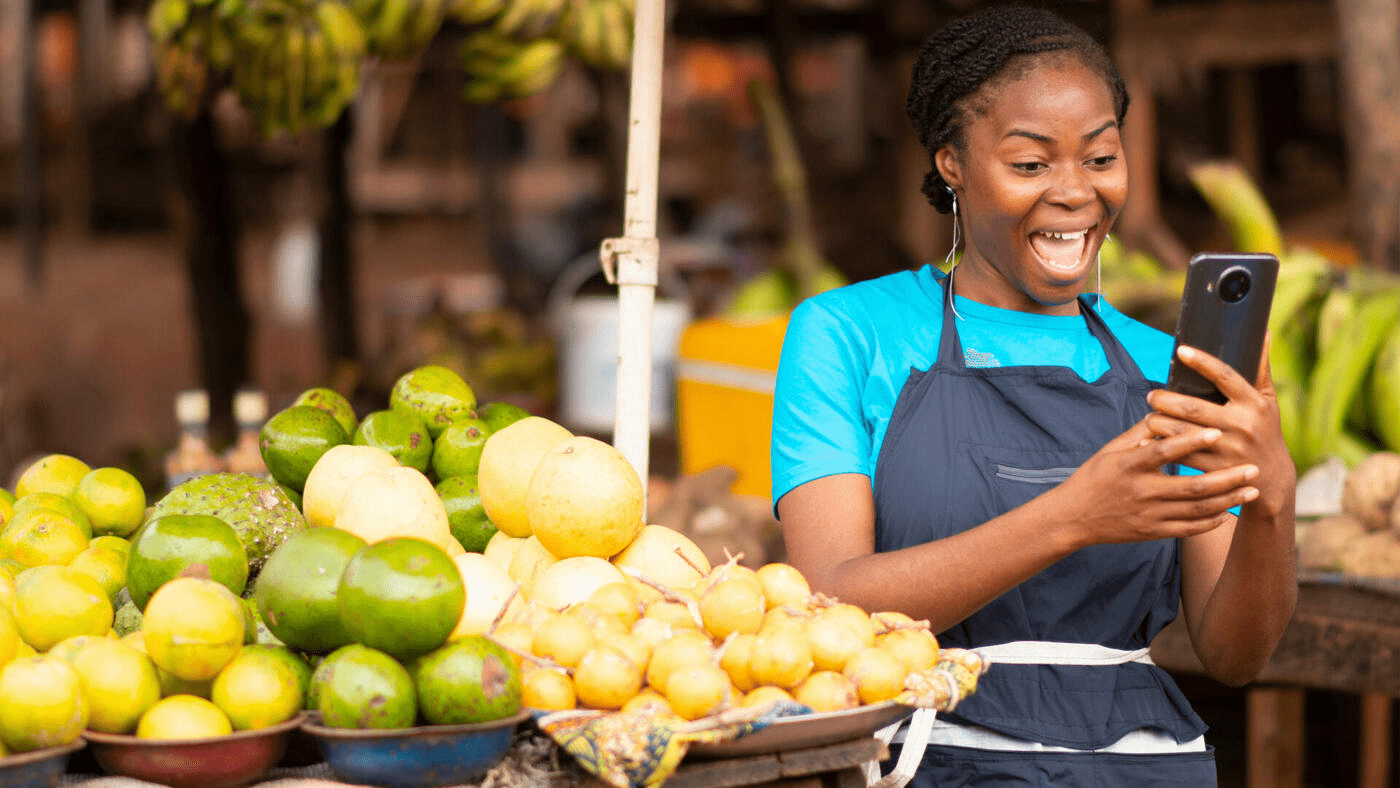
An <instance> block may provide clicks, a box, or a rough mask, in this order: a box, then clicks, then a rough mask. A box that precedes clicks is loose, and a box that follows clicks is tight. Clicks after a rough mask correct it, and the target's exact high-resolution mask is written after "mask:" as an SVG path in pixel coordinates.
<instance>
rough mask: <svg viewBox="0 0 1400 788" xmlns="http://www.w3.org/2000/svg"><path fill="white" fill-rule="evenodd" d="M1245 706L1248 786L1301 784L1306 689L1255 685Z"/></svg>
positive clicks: (1290, 787)
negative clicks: (1304, 691) (1304, 696)
mask: <svg viewBox="0 0 1400 788" xmlns="http://www.w3.org/2000/svg"><path fill="white" fill-rule="evenodd" d="M1245 708H1246V712H1245V713H1246V715H1247V716H1246V721H1245V726H1246V732H1245V737H1246V744H1245V746H1246V751H1245V759H1246V760H1245V786H1246V788H1302V785H1303V690H1301V689H1297V688H1293V687H1253V688H1251V689H1250V690H1249V692H1248V693H1247V694H1246V696H1245Z"/></svg>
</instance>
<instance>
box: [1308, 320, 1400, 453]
mask: <svg viewBox="0 0 1400 788" xmlns="http://www.w3.org/2000/svg"><path fill="white" fill-rule="evenodd" d="M1398 322H1400V292H1390V293H1379V294H1377V295H1375V296H1373V297H1371V298H1367V299H1365V300H1364V301H1362V303H1361V305H1360V307H1359V308H1358V309H1357V310H1356V312H1355V314H1353V315H1352V316H1351V317H1350V318H1349V319H1348V320H1347V321H1346V322H1345V323H1343V324H1342V326H1341V327H1340V328H1339V329H1338V331H1337V333H1336V335H1335V336H1334V337H1332V339H1331V341H1330V342H1328V343H1327V345H1326V346H1325V347H1324V348H1323V350H1322V352H1321V353H1320V354H1319V356H1318V360H1317V366H1316V367H1314V368H1313V371H1312V376H1311V378H1310V379H1309V381H1308V399H1307V404H1306V406H1305V410H1304V416H1305V418H1304V424H1305V425H1307V428H1306V429H1305V430H1304V433H1303V441H1302V445H1303V452H1302V459H1303V462H1302V463H1301V464H1300V469H1303V468H1307V467H1310V466H1311V465H1312V464H1313V463H1315V462H1318V461H1321V460H1323V459H1326V458H1327V457H1328V456H1329V455H1334V454H1336V453H1337V452H1338V450H1339V443H1340V441H1341V440H1342V433H1343V431H1344V428H1345V423H1346V418H1347V411H1348V409H1349V408H1350V407H1351V403H1352V400H1353V399H1354V398H1355V397H1356V395H1357V393H1358V391H1359V390H1360V388H1361V385H1362V382H1363V381H1364V380H1365V378H1366V375H1367V373H1368V372H1369V371H1370V369H1371V364H1372V362H1373V361H1374V360H1375V358H1376V354H1377V353H1378V352H1379V351H1380V346H1381V343H1382V342H1384V341H1385V339H1386V338H1387V337H1388V336H1389V335H1390V333H1391V332H1392V331H1394V329H1395V326H1396V324H1397V323H1398Z"/></svg>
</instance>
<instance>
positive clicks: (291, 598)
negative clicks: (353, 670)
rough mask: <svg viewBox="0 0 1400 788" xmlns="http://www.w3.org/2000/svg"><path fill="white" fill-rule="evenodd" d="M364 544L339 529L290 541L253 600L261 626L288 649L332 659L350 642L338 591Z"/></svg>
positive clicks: (266, 570)
mask: <svg viewBox="0 0 1400 788" xmlns="http://www.w3.org/2000/svg"><path fill="white" fill-rule="evenodd" d="M363 547H365V540H363V539H361V538H360V537H358V536H355V535H354V534H352V533H349V532H348V531H342V530H340V529H338V528H308V529H306V530H303V531H295V532H293V533H292V534H291V535H290V536H288V537H287V539H286V541H284V542H283V543H282V544H281V545H280V546H279V547H278V548H277V549H276V550H275V551H273V553H272V555H271V556H270V557H269V558H268V559H267V563H266V564H264V565H263V568H262V573H261V574H259V575H258V582H257V585H256V586H255V587H254V589H253V600H254V601H255V602H256V603H257V606H258V613H259V615H260V616H261V617H262V620H263V623H264V624H265V625H266V626H267V628H268V629H269V630H271V632H272V634H273V635H275V636H277V639H278V640H280V641H282V642H283V643H285V644H287V646H288V647H290V648H294V649H298V650H300V651H306V652H310V653H312V654H328V653H330V652H332V651H334V650H336V649H338V648H340V647H341V646H344V645H346V644H348V643H350V642H351V640H352V638H351V636H350V633H349V631H348V630H346V629H345V627H344V625H343V624H341V622H340V608H339V607H338V606H337V603H336V591H337V589H338V588H339V587H340V577H341V575H342V574H344V573H345V567H346V565H348V564H349V563H350V558H351V557H352V556H354V555H355V553H357V552H359V551H360V550H361V549H362V548H363Z"/></svg>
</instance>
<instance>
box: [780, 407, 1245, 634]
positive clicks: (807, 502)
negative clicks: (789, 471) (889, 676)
mask: <svg viewBox="0 0 1400 788" xmlns="http://www.w3.org/2000/svg"><path fill="white" fill-rule="evenodd" d="M1220 436H1221V433H1220V432H1219V431H1218V430H1212V429H1201V428H1197V429H1192V430H1185V431H1183V433H1182V434H1180V435H1178V436H1175V437H1173V438H1170V439H1166V440H1160V441H1154V440H1151V437H1150V433H1149V432H1148V430H1147V428H1146V426H1145V424H1144V423H1139V424H1137V425H1136V426H1134V427H1133V428H1132V429H1130V430H1129V431H1128V432H1125V433H1124V434H1123V435H1120V436H1119V437H1118V438H1115V439H1114V440H1113V441H1110V442H1109V443H1108V444H1107V445H1105V446H1104V447H1103V448H1102V449H1100V450H1099V452H1097V453H1096V454H1095V455H1094V456H1093V457H1092V458H1090V459H1089V460H1088V461H1087V462H1085V463H1084V465H1083V466H1081V467H1080V468H1079V469H1078V470H1076V471H1075V473H1074V474H1072V475H1071V476H1070V478H1069V479H1067V480H1066V481H1065V482H1064V483H1063V484H1061V485H1059V486H1057V487H1055V488H1053V489H1052V490H1049V491H1047V492H1046V493H1045V494H1043V495H1041V496H1038V497H1037V498H1035V499H1033V500H1031V501H1030V502H1028V503H1027V504H1025V505H1024V506H1020V507H1017V508H1016V509H1013V510H1011V511H1009V512H1006V513H1005V514H1002V515H1000V516H998V517H996V518H994V519H992V520H989V521H988V522H986V523H984V524H982V525H980V526H977V527H975V528H972V529H969V530H967V531H964V532H962V533H959V534H956V535H954V536H950V537H948V538H946V539H940V540H937V541H934V542H930V543H927V544H922V545H917V546H914V547H909V548H906V549H903V550H898V551H894V552H889V553H875V552H874V546H875V511H874V502H873V497H872V495H871V488H870V480H869V478H868V477H866V476H864V475H861V474H839V475H834V476H827V477H823V478H820V479H816V480H814V481H811V482H807V483H806V484H803V485H800V486H798V487H796V488H794V489H793V490H792V491H790V492H788V493H787V494H786V495H784V496H783V497H782V499H781V500H779V502H778V512H779V516H780V520H781V522H782V525H783V535H784V537H785V539H786V542H787V548H788V560H789V561H790V562H791V563H792V564H793V565H794V566H796V567H797V568H798V569H800V570H801V571H802V572H803V574H805V575H806V576H807V579H808V581H809V582H810V583H811V584H812V587H813V589H814V590H819V591H823V592H825V593H828V594H832V595H834V596H836V597H838V598H840V599H841V600H843V601H847V602H852V603H854V604H857V605H860V606H861V607H863V608H865V609H867V610H899V611H902V612H904V613H907V614H909V615H911V616H914V617H916V618H927V619H929V620H930V621H931V622H932V623H933V628H934V631H942V630H944V629H947V628H948V627H951V626H953V625H954V624H956V623H958V622H959V621H962V620H963V619H964V618H966V617H967V616H969V615H971V614H972V613H974V612H976V611H977V610H978V609H980V608H981V607H983V606H984V605H986V604H987V603H988V602H990V601H992V600H993V599H995V598H996V597H997V596H999V595H1001V594H1002V593H1005V592H1006V591H1007V590H1008V589H1010V588H1012V587H1013V586H1015V585H1017V584H1019V583H1021V582H1022V581H1024V580H1026V579H1027V578H1029V577H1031V576H1032V575H1034V574H1035V573H1037V572H1039V571H1040V570H1042V569H1044V568H1045V567H1047V566H1049V565H1050V564H1052V563H1054V562H1055V561H1057V560H1059V559H1060V558H1063V557H1064V556H1066V555H1068V554H1069V553H1071V552H1073V551H1075V550H1078V549H1080V548H1081V547H1085V546H1088V545H1091V544H1098V543H1101V542H1129V541H1142V540H1148V539H1161V538H1169V537H1189V536H1192V535H1195V534H1200V533H1206V532H1209V531H1211V530H1212V529H1215V528H1217V527H1218V526H1220V525H1221V524H1223V523H1224V522H1226V520H1228V519H1232V518H1231V515H1230V514H1229V512H1228V510H1229V508H1230V507H1232V506H1237V505H1240V504H1243V503H1244V502H1246V501H1247V500H1249V499H1250V498H1251V497H1252V496H1253V495H1255V494H1257V493H1256V491H1255V490H1254V488H1252V487H1249V486H1246V485H1247V481H1248V479H1249V477H1250V475H1251V474H1252V473H1253V472H1255V470H1256V469H1254V468H1253V467H1252V466H1240V467H1233V468H1223V469H1219V470H1216V471H1213V472H1208V473H1205V474H1202V475H1200V476H1192V477H1172V476H1165V475H1163V474H1162V473H1161V472H1160V470H1159V469H1160V467H1161V466H1162V465H1163V464H1166V463H1169V462H1175V461H1177V459H1178V458H1181V457H1184V456H1187V455H1190V454H1193V453H1196V452H1200V451H1203V450H1205V449H1206V448H1208V447H1209V446H1210V445H1211V444H1212V443H1214V442H1215V441H1217V440H1219V438H1220Z"/></svg>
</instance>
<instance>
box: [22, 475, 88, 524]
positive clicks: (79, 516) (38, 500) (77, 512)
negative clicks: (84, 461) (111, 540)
mask: <svg viewBox="0 0 1400 788" xmlns="http://www.w3.org/2000/svg"><path fill="white" fill-rule="evenodd" d="M84 478H86V477H84ZM26 509H51V510H53V511H55V512H58V513H59V514H61V515H63V516H64V517H67V518H68V519H69V520H72V521H73V523H74V524H75V525H77V526H78V528H79V529H81V530H82V532H83V535H84V536H86V537H87V538H89V539H91V538H92V535H93V534H92V520H91V519H89V518H88V516H87V514H86V513H85V512H84V511H83V510H82V508H80V507H79V506H78V504H77V503H75V502H74V501H73V499H72V498H64V497H63V496H62V495H59V494H58V493H51V492H36V493H30V494H28V495H26V496H24V497H23V498H19V499H16V500H15V514H19V513H20V512H23V511H25V510H26Z"/></svg>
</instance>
